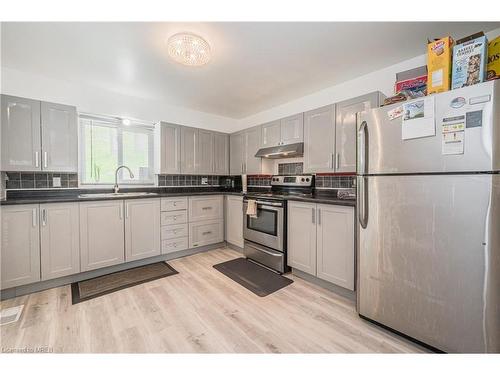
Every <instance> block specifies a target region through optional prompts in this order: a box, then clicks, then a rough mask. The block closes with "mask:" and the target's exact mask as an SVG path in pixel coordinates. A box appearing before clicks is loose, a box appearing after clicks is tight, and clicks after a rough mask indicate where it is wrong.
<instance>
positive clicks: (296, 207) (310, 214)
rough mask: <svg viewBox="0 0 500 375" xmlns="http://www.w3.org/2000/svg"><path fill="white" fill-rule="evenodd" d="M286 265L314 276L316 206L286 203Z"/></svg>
mask: <svg viewBox="0 0 500 375" xmlns="http://www.w3.org/2000/svg"><path fill="white" fill-rule="evenodd" d="M287 246H288V247H287V249H288V265H289V266H290V267H293V268H296V269H298V270H301V271H303V272H306V273H309V274H311V275H316V205H315V204H310V203H302V202H289V203H288V242H287Z"/></svg>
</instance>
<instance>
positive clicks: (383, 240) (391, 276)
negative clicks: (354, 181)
mask: <svg viewBox="0 0 500 375" xmlns="http://www.w3.org/2000/svg"><path fill="white" fill-rule="evenodd" d="M361 178H364V179H365V181H366V182H365V184H366V188H367V189H368V190H367V191H368V193H367V205H368V210H367V213H368V215H367V223H366V224H367V225H366V228H365V229H364V228H363V227H362V226H360V225H358V244H359V248H358V263H359V264H358V267H359V268H358V312H359V314H360V315H362V316H365V317H367V318H370V319H372V320H375V321H377V322H380V323H382V324H384V325H386V326H388V327H391V328H393V329H395V330H397V331H400V332H402V333H404V334H406V335H408V336H411V337H413V338H415V339H417V340H420V341H422V342H424V343H427V344H428V345H431V346H434V347H436V348H438V349H441V350H444V351H446V352H465V353H468V352H500V230H499V228H500V175H498V174H476V175H434V176H370V177H358V179H361Z"/></svg>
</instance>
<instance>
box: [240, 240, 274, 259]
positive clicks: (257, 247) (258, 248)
mask: <svg viewBox="0 0 500 375" xmlns="http://www.w3.org/2000/svg"><path fill="white" fill-rule="evenodd" d="M245 245H246V246H248V247H251V248H253V249H255V250H259V251H262V252H263V253H266V254H268V255H271V256H273V257H282V256H283V253H281V252H279V251H276V252H271V251H269V250H267V249H264V248H262V247H260V246H257V245H254V244H250V243H249V242H248V241H246V242H245Z"/></svg>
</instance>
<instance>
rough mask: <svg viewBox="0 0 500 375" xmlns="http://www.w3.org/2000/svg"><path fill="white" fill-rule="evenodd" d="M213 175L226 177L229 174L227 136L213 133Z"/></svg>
mask: <svg viewBox="0 0 500 375" xmlns="http://www.w3.org/2000/svg"><path fill="white" fill-rule="evenodd" d="M213 164H214V173H215V174H218V175H227V174H228V173H229V135H227V134H223V133H214V161H213Z"/></svg>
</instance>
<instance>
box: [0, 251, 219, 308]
mask: <svg viewBox="0 0 500 375" xmlns="http://www.w3.org/2000/svg"><path fill="white" fill-rule="evenodd" d="M224 246H226V243H225V242H219V243H216V244H212V245H206V246H201V247H196V248H192V249H187V250H181V251H176V252H174V253H170V254H162V255H158V256H155V257H151V258H145V259H140V260H136V261H133V262H127V263H121V264H117V265H114V266H110V267H105V268H99V269H97V270H92V271H87V272H81V273H77V274H75V275H69V276H64V277H59V278H57V279H52V280H46V281H38V282H36V283H33V284H28V285H21V286H17V287H13V288H8V289H4V290H2V291H0V301H3V300H6V299H11V298H14V297H20V296H24V295H26V294H31V293H36V292H40V291H42V290H46V289H52V288H57V287H60V286H63V285H69V284H72V283H74V282H77V281H82V280H86V279H92V278H94V277H98V276H102V275H106V274H108V273H113V272H117V271H123V270H127V269H129V268H134V267H139V266H144V265H146V264H151V263H156V262H161V261H168V260H172V259H178V258H183V257H186V256H189V255H193V254H197V253H202V252H205V251H209V250H214V249H217V248H220V247H224Z"/></svg>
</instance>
